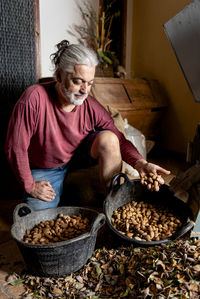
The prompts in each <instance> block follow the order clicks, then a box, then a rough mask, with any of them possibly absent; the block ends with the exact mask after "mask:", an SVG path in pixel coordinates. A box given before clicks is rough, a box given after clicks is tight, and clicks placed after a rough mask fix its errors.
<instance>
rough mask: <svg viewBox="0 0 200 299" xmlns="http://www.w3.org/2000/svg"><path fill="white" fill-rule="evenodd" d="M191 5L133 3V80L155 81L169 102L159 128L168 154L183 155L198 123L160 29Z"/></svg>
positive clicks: (199, 111)
mask: <svg viewBox="0 0 200 299" xmlns="http://www.w3.org/2000/svg"><path fill="white" fill-rule="evenodd" d="M190 2H191V1H188V0H133V44H132V61H131V69H132V76H133V77H146V78H153V79H157V80H158V81H159V82H160V83H161V85H162V86H163V88H164V89H165V91H166V92H167V95H168V98H169V108H168V111H167V113H166V114H165V116H164V118H163V121H162V124H161V133H162V134H161V135H162V143H163V145H164V147H165V148H166V149H168V150H172V151H175V152H178V153H182V154H186V150H187V143H188V141H191V140H193V137H194V134H195V130H196V126H197V124H198V123H200V103H197V102H195V100H194V98H193V96H192V93H191V91H190V89H189V87H188V85H187V83H186V81H185V78H184V76H183V73H182V71H181V68H180V66H179V64H178V62H177V59H176V57H175V55H174V52H173V50H172V47H171V44H170V42H169V40H168V39H167V36H166V34H165V32H164V29H163V24H164V23H166V22H167V21H168V20H169V19H171V18H172V17H173V16H174V15H175V14H177V13H178V12H179V11H180V10H181V9H183V8H184V7H185V6H186V5H187V4H189V3H190Z"/></svg>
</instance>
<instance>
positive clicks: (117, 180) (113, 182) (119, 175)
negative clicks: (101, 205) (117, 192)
mask: <svg viewBox="0 0 200 299" xmlns="http://www.w3.org/2000/svg"><path fill="white" fill-rule="evenodd" d="M120 178H124V183H125V182H127V181H129V178H128V177H127V175H126V174H125V173H123V172H120V173H117V174H116V175H115V176H114V177H113V178H112V180H111V183H110V191H111V190H112V189H113V188H114V187H115V186H120Z"/></svg>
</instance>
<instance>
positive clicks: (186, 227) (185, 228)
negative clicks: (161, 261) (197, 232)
mask: <svg viewBox="0 0 200 299" xmlns="http://www.w3.org/2000/svg"><path fill="white" fill-rule="evenodd" d="M194 225H195V222H194V221H192V220H190V221H188V222H187V223H186V224H185V225H184V226H183V227H182V228H181V229H180V230H179V231H178V232H177V233H176V234H175V235H173V237H172V238H170V240H172V241H175V240H176V239H178V238H180V237H182V236H183V235H184V234H186V233H187V232H189V230H191V229H192V228H193V227H194Z"/></svg>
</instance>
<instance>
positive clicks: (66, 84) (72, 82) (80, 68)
mask: <svg viewBox="0 0 200 299" xmlns="http://www.w3.org/2000/svg"><path fill="white" fill-rule="evenodd" d="M94 75H95V67H91V66H87V65H76V66H75V68H74V73H62V74H61V83H60V84H61V94H62V96H63V98H64V99H65V100H66V104H67V103H71V104H73V105H75V106H79V105H82V104H83V102H84V100H85V99H86V98H87V96H88V94H89V92H90V89H91V86H92V84H93V82H94Z"/></svg>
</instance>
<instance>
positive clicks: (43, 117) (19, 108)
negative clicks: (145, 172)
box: [5, 82, 142, 192]
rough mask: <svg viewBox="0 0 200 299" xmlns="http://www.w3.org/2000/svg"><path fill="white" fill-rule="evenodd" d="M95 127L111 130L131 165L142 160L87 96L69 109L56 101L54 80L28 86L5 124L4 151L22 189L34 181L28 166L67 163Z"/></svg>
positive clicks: (50, 166) (102, 109)
mask: <svg viewBox="0 0 200 299" xmlns="http://www.w3.org/2000/svg"><path fill="white" fill-rule="evenodd" d="M94 130H97V131H98V130H111V131H112V132H114V133H115V134H116V135H117V136H118V139H119V141H120V148H121V153H122V158H123V160H124V161H126V162H127V163H128V164H130V165H132V166H134V165H135V163H136V161H137V160H139V159H142V156H141V155H140V154H139V152H138V151H137V149H136V148H135V147H134V146H133V145H132V143H131V142H129V141H128V140H126V139H125V137H124V135H123V134H122V133H121V132H120V131H119V130H118V129H117V128H116V127H115V126H114V122H113V119H112V118H111V117H110V115H109V113H108V112H107V111H106V110H105V109H104V107H103V106H102V105H101V104H100V103H99V102H98V101H97V100H96V99H94V98H93V97H91V96H88V98H87V99H86V100H85V101H84V103H83V104H82V105H80V106H76V107H75V109H74V110H73V111H72V112H66V111H65V110H63V109H62V107H60V105H59V103H58V101H57V94H56V90H55V82H51V83H48V84H47V83H46V84H37V85H33V86H31V87H29V88H28V89H27V90H25V92H24V93H23V94H22V96H21V98H20V99H19V101H18V102H17V103H16V105H15V107H14V110H13V113H12V115H11V119H10V122H9V126H8V133H7V139H6V145H5V152H6V155H7V158H8V161H9V163H10V165H11V167H12V169H13V171H14V173H15V175H16V177H17V179H18V180H19V182H20V183H21V184H22V186H23V188H24V190H26V191H27V192H29V191H31V190H32V189H33V187H34V184H35V181H34V179H33V177H32V175H31V170H30V168H31V167H37V168H56V167H59V166H61V165H63V164H65V163H67V162H68V161H69V160H70V159H71V157H72V156H73V154H74V151H75V149H76V148H77V147H78V146H79V145H80V143H81V142H82V141H83V139H84V138H85V137H86V136H87V135H88V134H89V133H90V132H93V131H94Z"/></svg>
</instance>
